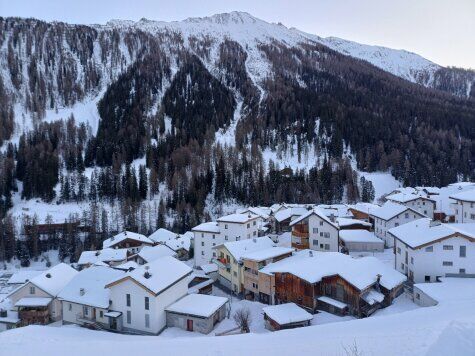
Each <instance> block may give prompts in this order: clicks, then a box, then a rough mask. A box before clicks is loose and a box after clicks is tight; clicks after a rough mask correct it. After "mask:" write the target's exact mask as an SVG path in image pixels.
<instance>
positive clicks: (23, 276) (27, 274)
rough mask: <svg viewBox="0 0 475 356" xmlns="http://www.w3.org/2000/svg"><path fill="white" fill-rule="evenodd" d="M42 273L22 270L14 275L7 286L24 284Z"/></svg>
mask: <svg viewBox="0 0 475 356" xmlns="http://www.w3.org/2000/svg"><path fill="white" fill-rule="evenodd" d="M42 272H44V271H35V270H24V271H18V272H16V273H14V274H13V275H12V276H11V277H10V278H9V279H8V281H7V284H24V283H26V282H28V281H29V280H31V279H32V278H34V277H36V276H37V275H39V274H40V273H42Z"/></svg>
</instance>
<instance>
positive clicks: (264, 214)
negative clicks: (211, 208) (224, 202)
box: [236, 206, 271, 220]
mask: <svg viewBox="0 0 475 356" xmlns="http://www.w3.org/2000/svg"><path fill="white" fill-rule="evenodd" d="M249 212H250V213H252V214H254V215H257V216H259V217H261V218H262V219H264V220H267V219H269V215H270V213H271V210H270V209H269V208H265V207H253V206H251V207H249V208H244V209H237V210H236V213H237V214H247V213H249Z"/></svg>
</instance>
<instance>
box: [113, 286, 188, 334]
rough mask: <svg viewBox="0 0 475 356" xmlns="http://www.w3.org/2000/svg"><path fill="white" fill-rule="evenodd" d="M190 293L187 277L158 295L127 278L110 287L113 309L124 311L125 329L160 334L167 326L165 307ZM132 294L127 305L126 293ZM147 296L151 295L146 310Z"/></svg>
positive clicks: (123, 321)
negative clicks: (146, 316)
mask: <svg viewBox="0 0 475 356" xmlns="http://www.w3.org/2000/svg"><path fill="white" fill-rule="evenodd" d="M187 293H188V282H187V278H183V279H182V280H181V281H179V282H178V283H176V284H175V285H173V286H171V287H170V288H168V289H167V290H166V291H165V292H163V293H161V294H159V295H158V296H157V297H155V296H154V295H152V294H150V293H149V292H148V291H146V290H145V289H143V288H142V287H140V286H139V285H137V284H136V283H134V282H132V281H131V280H125V281H124V282H121V283H119V284H116V285H114V286H112V287H110V300H111V301H112V304H111V306H110V309H111V310H114V311H120V312H122V325H123V328H124V329H131V330H134V331H137V332H143V333H151V334H158V333H159V332H160V331H162V329H163V328H164V327H165V326H166V315H165V308H166V307H167V306H169V305H170V304H172V303H174V302H175V301H177V300H178V299H180V298H182V297H183V296H185V295H186V294H187ZM127 294H130V298H131V305H130V307H128V306H127V303H126V295H127ZM145 297H149V310H145ZM127 311H130V312H131V323H130V324H129V323H127ZM145 314H148V315H150V327H149V328H147V327H146V326H145Z"/></svg>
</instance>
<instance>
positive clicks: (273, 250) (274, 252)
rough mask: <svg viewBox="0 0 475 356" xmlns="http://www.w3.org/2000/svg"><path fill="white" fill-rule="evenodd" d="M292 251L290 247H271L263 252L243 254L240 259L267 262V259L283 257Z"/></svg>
mask: <svg viewBox="0 0 475 356" xmlns="http://www.w3.org/2000/svg"><path fill="white" fill-rule="evenodd" d="M293 251H294V249H292V248H290V247H280V246H273V247H268V248H265V249H263V250H259V251H253V252H249V253H245V254H243V255H242V256H241V258H242V259H246V260H251V261H256V262H259V261H264V260H268V259H269V258H274V257H278V256H281V255H285V254H288V253H292V252H293Z"/></svg>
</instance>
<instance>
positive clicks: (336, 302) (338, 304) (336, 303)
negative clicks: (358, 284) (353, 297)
mask: <svg viewBox="0 0 475 356" xmlns="http://www.w3.org/2000/svg"><path fill="white" fill-rule="evenodd" d="M317 300H319V301H321V302H324V303H326V304H330V305H333V306H334V307H337V308H338V309H344V308H346V307H347V306H348V304H345V303H342V302H340V301H339V300H336V299H333V298H330V297H327V296H321V297H318V298H317Z"/></svg>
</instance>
